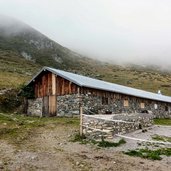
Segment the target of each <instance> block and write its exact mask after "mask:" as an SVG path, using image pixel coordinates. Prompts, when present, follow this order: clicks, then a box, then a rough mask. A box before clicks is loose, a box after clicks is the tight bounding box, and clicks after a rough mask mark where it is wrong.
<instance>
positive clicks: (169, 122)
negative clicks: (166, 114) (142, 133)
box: [154, 119, 171, 126]
mask: <svg viewBox="0 0 171 171" xmlns="http://www.w3.org/2000/svg"><path fill="white" fill-rule="evenodd" d="M154 124H156V125H168V126H169V125H170V126H171V119H154Z"/></svg>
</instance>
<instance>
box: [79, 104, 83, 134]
mask: <svg viewBox="0 0 171 171" xmlns="http://www.w3.org/2000/svg"><path fill="white" fill-rule="evenodd" d="M82 135H83V107H82V106H80V136H82Z"/></svg>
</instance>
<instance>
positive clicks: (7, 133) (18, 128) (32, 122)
mask: <svg viewBox="0 0 171 171" xmlns="http://www.w3.org/2000/svg"><path fill="white" fill-rule="evenodd" d="M57 125H72V126H76V127H77V126H79V119H78V118H57V117H54V118H38V117H28V116H25V115H14V114H3V113H0V139H5V140H9V141H10V142H11V143H14V144H18V143H21V142H23V140H26V139H28V138H29V137H30V136H32V135H34V134H35V133H36V131H37V129H38V128H40V127H46V129H49V128H50V129H52V126H53V127H56V126H57Z"/></svg>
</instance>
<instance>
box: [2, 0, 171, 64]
mask: <svg viewBox="0 0 171 171" xmlns="http://www.w3.org/2000/svg"><path fill="white" fill-rule="evenodd" d="M0 14H2V15H7V16H12V17H15V18H17V19H19V20H22V21H24V22H25V23H27V24H29V25H30V26H32V27H34V28H35V29H37V30H39V31H40V32H42V33H43V34H45V35H47V36H48V37H50V38H51V39H53V40H55V41H56V42H58V43H60V44H61V45H63V46H66V47H68V48H70V49H72V50H74V51H76V52H78V53H81V54H84V55H88V56H90V57H95V58H99V59H104V60H113V61H117V62H122V61H124V62H141V63H150V64H161V65H171V1H170V0H0Z"/></svg>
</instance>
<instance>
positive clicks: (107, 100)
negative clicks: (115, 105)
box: [102, 97, 109, 105]
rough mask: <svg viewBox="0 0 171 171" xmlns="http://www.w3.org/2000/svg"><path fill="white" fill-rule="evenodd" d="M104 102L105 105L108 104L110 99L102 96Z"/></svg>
mask: <svg viewBox="0 0 171 171" xmlns="http://www.w3.org/2000/svg"><path fill="white" fill-rule="evenodd" d="M102 104H103V105H108V104H109V99H108V98H107V97H102Z"/></svg>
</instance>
